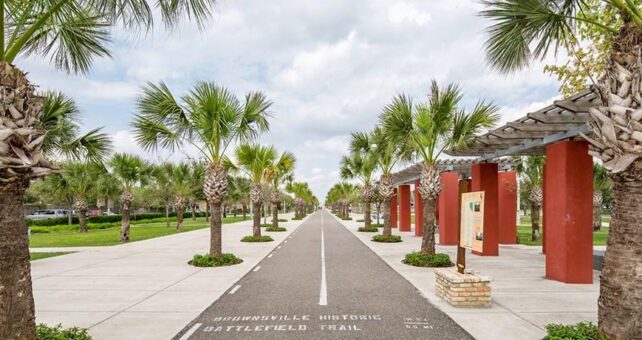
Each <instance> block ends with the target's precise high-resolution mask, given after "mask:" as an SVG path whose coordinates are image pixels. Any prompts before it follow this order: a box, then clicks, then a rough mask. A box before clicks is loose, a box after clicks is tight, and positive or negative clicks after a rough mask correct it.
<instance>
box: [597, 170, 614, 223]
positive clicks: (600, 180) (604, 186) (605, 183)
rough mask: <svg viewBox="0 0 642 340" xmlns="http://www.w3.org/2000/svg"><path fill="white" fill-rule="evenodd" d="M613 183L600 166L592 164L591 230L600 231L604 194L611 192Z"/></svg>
mask: <svg viewBox="0 0 642 340" xmlns="http://www.w3.org/2000/svg"><path fill="white" fill-rule="evenodd" d="M612 187H613V182H612V181H611V179H610V178H609V174H608V171H607V170H606V168H605V167H604V166H602V165H600V164H597V163H593V230H594V231H598V230H601V229H602V204H603V196H604V192H605V191H607V190H611V188H612Z"/></svg>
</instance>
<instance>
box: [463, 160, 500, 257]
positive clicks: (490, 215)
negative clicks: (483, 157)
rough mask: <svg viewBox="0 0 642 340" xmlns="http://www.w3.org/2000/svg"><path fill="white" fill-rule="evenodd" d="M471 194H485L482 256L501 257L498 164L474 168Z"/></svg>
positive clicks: (480, 164)
mask: <svg viewBox="0 0 642 340" xmlns="http://www.w3.org/2000/svg"><path fill="white" fill-rule="evenodd" d="M471 170H472V171H471V172H472V177H473V180H472V184H471V190H470V191H471V192H476V191H483V192H484V250H483V251H482V252H481V253H477V252H473V254H476V255H482V256H497V255H499V242H498V241H499V240H498V236H499V235H498V234H499V232H498V224H499V214H498V211H497V208H498V206H497V182H498V181H497V163H479V164H473V166H472V169H471Z"/></svg>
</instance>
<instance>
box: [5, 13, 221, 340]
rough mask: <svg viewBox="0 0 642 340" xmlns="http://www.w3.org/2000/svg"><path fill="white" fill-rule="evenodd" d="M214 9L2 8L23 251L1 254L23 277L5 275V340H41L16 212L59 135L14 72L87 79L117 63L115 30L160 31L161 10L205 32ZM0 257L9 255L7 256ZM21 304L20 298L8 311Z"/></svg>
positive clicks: (9, 205) (12, 177) (10, 235)
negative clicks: (32, 65) (108, 61)
mask: <svg viewBox="0 0 642 340" xmlns="http://www.w3.org/2000/svg"><path fill="white" fill-rule="evenodd" d="M214 4H215V0H177V1H172V2H171V3H170V2H167V1H154V2H151V1H125V0H113V1H111V0H110V1H107V0H96V1H73V0H58V1H44V0H32V1H1V2H0V30H1V31H0V82H1V83H2V84H3V89H4V90H3V92H4V93H3V102H4V110H3V112H2V113H0V115H1V117H2V119H3V125H2V132H0V142H1V143H2V145H3V146H4V147H0V158H1V159H4V160H10V161H9V162H4V161H3V169H2V171H0V183H1V184H0V202H1V204H0V226H1V227H0V229H2V231H0V233H2V234H0V239H2V240H7V241H6V242H9V243H11V244H15V246H12V248H6V249H7V251H11V252H12V255H5V254H4V253H0V259H2V260H1V261H2V262H4V263H3V264H2V265H1V266H2V268H3V271H5V272H7V273H8V271H11V272H12V273H13V272H14V271H15V272H16V273H22V274H20V275H13V274H8V275H3V276H4V277H6V278H7V280H8V281H7V282H6V284H5V282H1V284H0V285H1V286H4V287H7V286H8V287H12V289H11V291H10V292H7V293H6V294H1V295H0V305H2V306H9V307H7V308H3V309H2V311H1V312H0V320H4V321H6V324H7V325H8V326H6V327H0V338H2V339H10V338H17V337H19V335H20V337H25V338H34V337H35V334H36V326H35V315H34V308H33V296H32V294H31V279H30V277H28V276H29V275H30V274H29V273H30V271H29V270H28V268H29V267H30V263H29V254H28V250H27V247H28V245H27V242H26V241H25V240H24V239H25V238H26V237H25V236H24V235H26V228H27V227H26V225H25V223H24V211H22V209H16V208H14V207H21V206H22V200H23V197H24V193H25V190H26V189H27V187H28V186H29V183H30V181H31V180H32V179H34V178H38V177H43V176H45V175H47V174H49V173H51V172H52V171H53V170H54V169H55V167H54V166H53V165H52V164H51V163H50V162H49V161H48V160H47V156H49V154H48V152H47V151H46V147H45V143H46V140H47V139H50V138H48V137H47V135H49V134H50V133H51V131H50V130H48V129H47V125H46V124H45V118H46V117H45V115H44V111H43V106H44V105H43V101H45V98H44V97H43V96H39V95H37V94H36V93H35V88H36V87H35V86H34V85H32V84H31V83H30V81H29V79H28V78H27V76H26V74H25V73H24V72H22V71H21V70H20V69H18V68H17V67H15V66H14V65H13V63H14V62H15V61H16V58H18V56H24V55H31V56H38V57H42V58H46V59H49V60H51V62H52V63H53V66H54V67H55V68H56V69H61V70H63V71H66V72H71V73H80V74H83V73H86V72H88V71H89V69H90V68H91V66H92V63H93V60H94V58H96V57H103V56H109V50H108V49H107V44H108V43H109V40H110V39H109V33H110V32H109V28H110V27H114V26H122V27H125V28H127V29H131V30H137V29H149V28H151V27H152V24H153V23H154V10H157V12H158V13H160V16H159V17H160V18H161V19H162V21H163V23H164V24H165V25H166V26H168V27H175V26H176V25H178V24H179V23H180V22H182V20H181V19H182V18H184V17H189V18H190V19H193V20H196V21H197V22H198V23H199V24H200V26H204V20H205V19H206V18H208V17H210V16H211V9H212V8H213V6H214ZM9 146H10V147H9ZM49 151H53V150H51V149H50V150H49ZM14 226H15V227H14ZM13 247H15V248H13ZM0 249H3V252H4V249H5V248H4V246H0ZM25 268H26V269H25ZM9 280H12V281H11V282H9ZM14 281H15V282H19V284H15V283H14ZM14 292H15V294H14ZM17 292H20V294H18V293H17ZM15 296H20V298H19V299H16V300H15V301H11V302H6V303H5V301H8V299H11V298H12V297H15ZM21 311H22V312H21ZM20 313H22V314H20Z"/></svg>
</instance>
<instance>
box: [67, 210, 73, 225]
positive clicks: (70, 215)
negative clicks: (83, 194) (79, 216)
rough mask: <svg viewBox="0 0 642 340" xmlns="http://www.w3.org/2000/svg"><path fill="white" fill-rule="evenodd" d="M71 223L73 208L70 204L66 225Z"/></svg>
mask: <svg viewBox="0 0 642 340" xmlns="http://www.w3.org/2000/svg"><path fill="white" fill-rule="evenodd" d="M72 224H74V214H73V208H72V207H71V206H70V207H69V213H68V214H67V225H72Z"/></svg>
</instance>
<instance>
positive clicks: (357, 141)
mask: <svg viewBox="0 0 642 340" xmlns="http://www.w3.org/2000/svg"><path fill="white" fill-rule="evenodd" d="M350 150H351V152H360V153H364V154H371V155H373V157H375V160H376V164H377V168H378V169H379V172H381V175H380V177H379V182H378V185H377V195H378V197H379V198H380V199H381V202H382V204H383V235H384V236H386V237H390V236H391V235H392V220H391V217H392V216H391V207H390V201H391V200H392V198H393V196H394V194H395V192H394V187H393V183H392V170H393V169H394V167H395V165H396V164H397V162H398V161H399V159H400V157H401V153H403V152H405V151H404V150H402V149H398V148H397V147H396V145H395V144H393V143H391V141H390V139H389V138H386V137H385V135H384V131H383V129H382V128H381V127H380V126H377V127H375V128H374V129H373V130H372V131H371V132H369V133H364V132H354V133H352V138H351V142H350Z"/></svg>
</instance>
